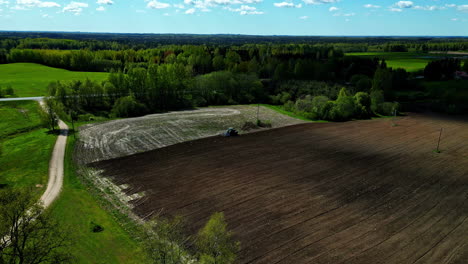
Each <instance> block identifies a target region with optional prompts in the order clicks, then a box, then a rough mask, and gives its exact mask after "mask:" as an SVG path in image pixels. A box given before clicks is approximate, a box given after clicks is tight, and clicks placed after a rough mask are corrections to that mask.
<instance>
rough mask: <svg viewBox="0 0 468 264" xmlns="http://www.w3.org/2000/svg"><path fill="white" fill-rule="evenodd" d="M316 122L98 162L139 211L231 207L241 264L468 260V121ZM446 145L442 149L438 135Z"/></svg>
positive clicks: (195, 223) (198, 212)
mask: <svg viewBox="0 0 468 264" xmlns="http://www.w3.org/2000/svg"><path fill="white" fill-rule="evenodd" d="M397 124H398V125H397V126H392V125H391V121H390V120H389V119H379V120H372V121H355V122H346V123H321V124H319V123H310V124H301V125H295V126H290V127H286V128H279V129H273V130H269V131H264V132H259V133H253V134H248V135H243V136H241V137H238V138H222V137H211V138H205V139H201V140H196V141H190V142H185V143H181V144H176V145H173V146H169V147H166V148H162V149H158V150H154V151H150V152H145V153H140V154H135V155H132V156H127V157H122V158H117V159H114V160H108V161H101V162H98V163H94V164H93V166H95V167H97V168H99V169H103V170H104V174H105V175H106V176H108V177H110V178H111V179H113V181H114V182H115V183H116V184H118V185H121V184H126V185H127V186H128V188H127V189H126V192H127V194H128V195H131V194H134V193H140V192H144V193H145V194H146V196H144V197H143V198H141V199H138V200H134V201H133V202H132V203H133V204H134V205H135V208H134V211H135V212H136V213H137V214H139V215H140V216H147V215H149V214H157V213H160V214H162V215H163V216H174V215H182V216H184V217H186V218H187V223H190V227H189V232H195V230H197V229H198V228H199V227H200V226H202V225H203V224H204V223H205V221H206V220H207V218H208V217H209V216H210V214H211V213H213V212H215V211H223V212H224V213H225V215H226V219H227V221H228V224H229V227H230V228H231V229H232V230H233V232H234V233H235V237H236V239H239V240H240V241H241V245H242V249H241V251H240V252H239V260H238V263H298V264H301V263H304V264H305V263H347V264H348V263H467V261H468V244H467V243H466V238H467V237H468V202H467V198H468V144H466V142H468V133H466V132H467V131H468V123H467V122H466V120H452V119H444V118H440V117H436V116H430V117H429V116H424V115H416V114H414V115H411V116H408V117H402V118H400V119H399V120H398V121H397ZM441 127H443V128H444V132H443V137H442V142H441V150H442V152H441V153H439V154H437V153H435V152H433V150H434V149H435V148H436V145H437V139H438V136H439V130H440V128H441Z"/></svg>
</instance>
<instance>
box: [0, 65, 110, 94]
mask: <svg viewBox="0 0 468 264" xmlns="http://www.w3.org/2000/svg"><path fill="white" fill-rule="evenodd" d="M107 76H108V74H107V73H103V72H74V71H67V70H63V69H57V68H52V67H47V66H44V65H40V64H34V63H11V64H0V87H6V86H8V85H11V86H12V87H13V89H14V90H15V93H16V95H17V96H18V97H28V96H44V95H46V94H47V86H48V85H49V83H50V82H53V81H71V80H86V79H87V78H88V79H90V80H96V81H102V80H106V79H107Z"/></svg>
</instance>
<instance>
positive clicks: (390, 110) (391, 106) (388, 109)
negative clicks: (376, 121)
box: [380, 102, 399, 116]
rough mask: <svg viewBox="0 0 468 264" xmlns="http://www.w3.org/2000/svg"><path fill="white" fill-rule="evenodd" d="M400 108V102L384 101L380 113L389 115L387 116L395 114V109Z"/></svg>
mask: <svg viewBox="0 0 468 264" xmlns="http://www.w3.org/2000/svg"><path fill="white" fill-rule="evenodd" d="M398 108H399V104H398V103H396V102H394V103H392V102H384V103H382V105H381V112H380V114H382V115H387V116H390V115H394V113H395V111H398Z"/></svg>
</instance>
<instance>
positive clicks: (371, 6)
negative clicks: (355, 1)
mask: <svg viewBox="0 0 468 264" xmlns="http://www.w3.org/2000/svg"><path fill="white" fill-rule="evenodd" d="M364 7H365V8H380V6H378V5H372V4H367V5H364Z"/></svg>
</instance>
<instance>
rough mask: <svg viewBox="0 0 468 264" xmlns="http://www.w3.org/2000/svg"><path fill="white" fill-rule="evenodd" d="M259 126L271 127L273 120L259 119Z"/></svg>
mask: <svg viewBox="0 0 468 264" xmlns="http://www.w3.org/2000/svg"><path fill="white" fill-rule="evenodd" d="M257 126H259V127H266V128H270V127H271V121H269V120H264V121H262V120H257Z"/></svg>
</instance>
